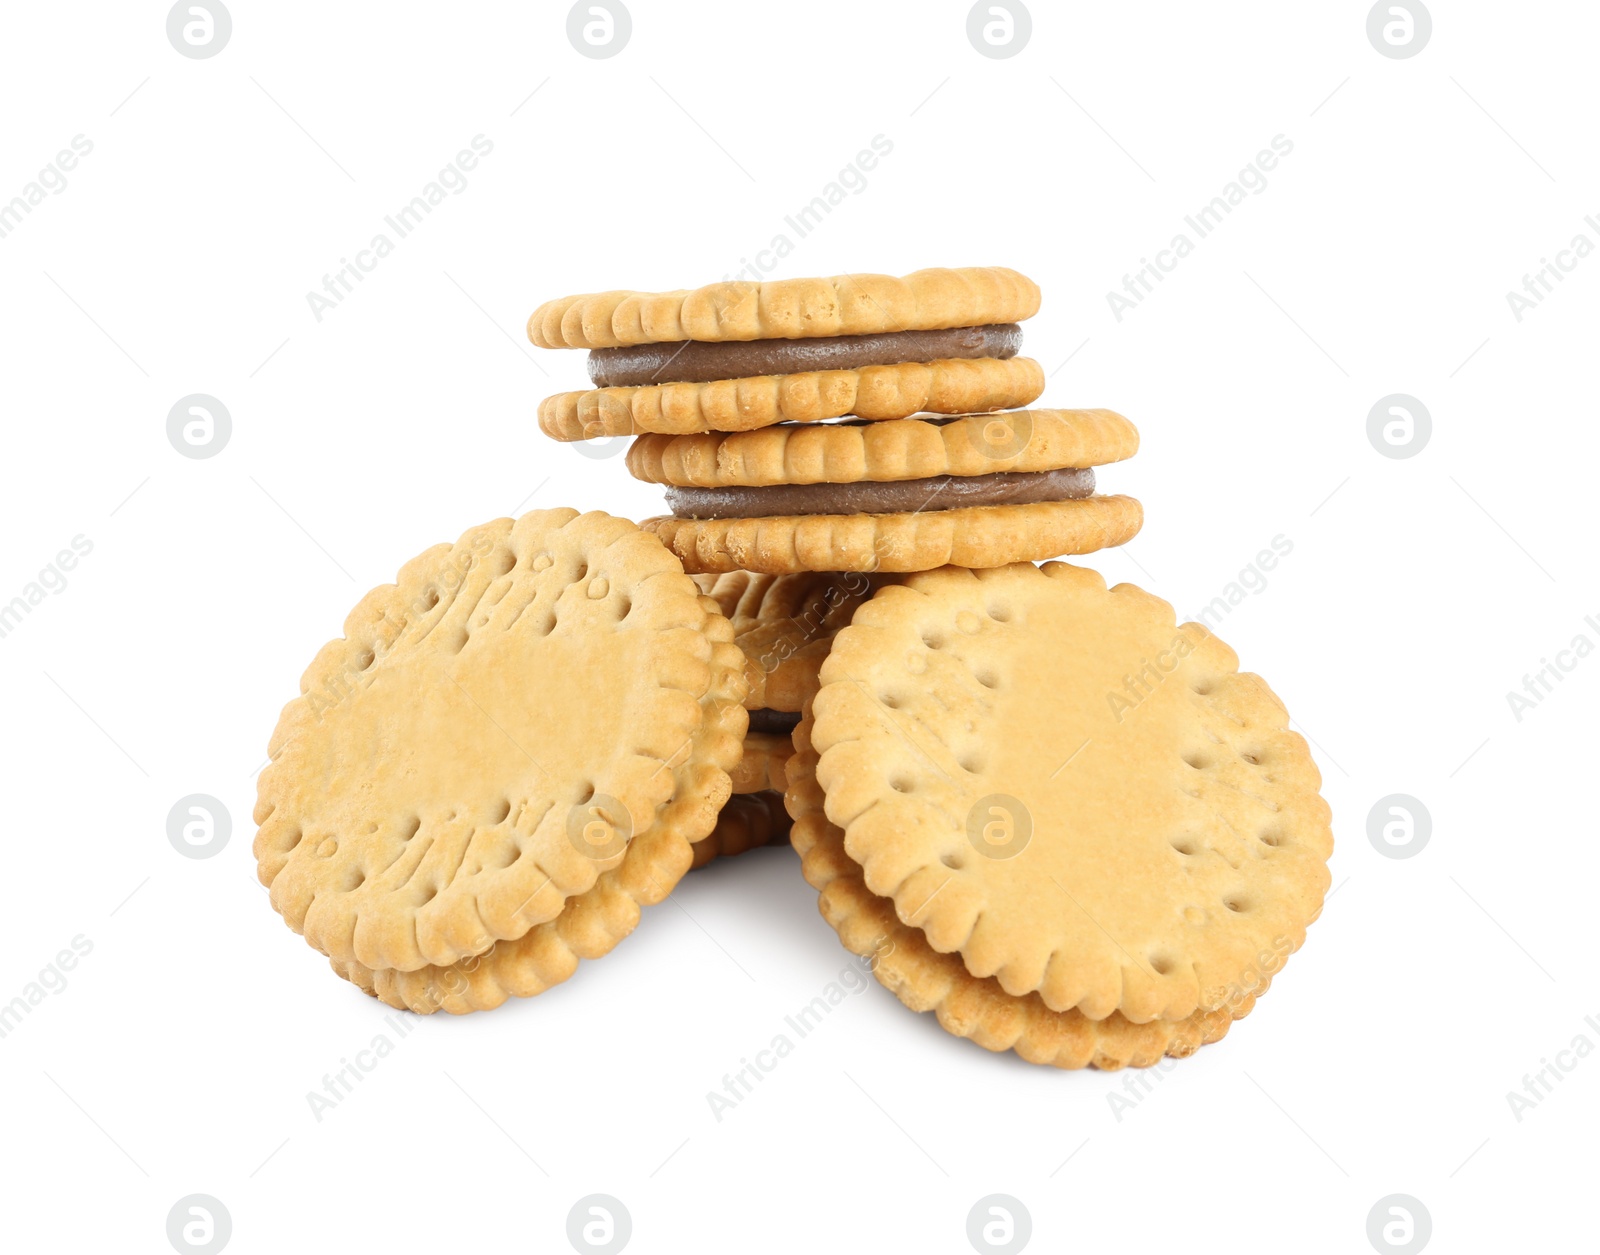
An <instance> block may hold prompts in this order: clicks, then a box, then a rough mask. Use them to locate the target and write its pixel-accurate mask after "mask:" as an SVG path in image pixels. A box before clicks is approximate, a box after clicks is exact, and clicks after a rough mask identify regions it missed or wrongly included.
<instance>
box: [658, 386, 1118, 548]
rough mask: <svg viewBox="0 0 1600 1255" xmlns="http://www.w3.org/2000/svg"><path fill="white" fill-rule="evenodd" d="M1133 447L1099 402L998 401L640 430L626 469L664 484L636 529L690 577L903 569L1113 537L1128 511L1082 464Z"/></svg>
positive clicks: (1105, 543)
mask: <svg viewBox="0 0 1600 1255" xmlns="http://www.w3.org/2000/svg"><path fill="white" fill-rule="evenodd" d="M1138 447H1139V433H1138V431H1137V430H1136V429H1135V428H1134V426H1133V424H1132V423H1130V422H1129V421H1128V420H1127V419H1125V418H1123V417H1122V416H1121V415H1120V414H1115V413H1113V412H1112V411H1110V410H1044V409H1041V410H1011V411H1006V412H1003V413H996V414H968V415H959V416H950V417H933V416H929V417H925V418H914V419H899V420H894V421H887V422H881V423H861V422H847V423H826V424H816V425H811V426H806V425H797V424H792V423H785V424H782V425H779V426H776V427H768V428H764V429H762V430H760V431H751V432H735V433H724V434H701V435H686V436H664V435H659V434H655V435H645V436H641V437H640V438H639V439H638V440H636V441H634V443H633V444H632V445H631V446H630V447H629V450H628V468H629V470H630V471H631V472H632V473H633V474H634V476H635V477H636V478H639V479H643V480H646V481H649V482H653V483H660V484H663V485H665V486H666V499H667V505H668V508H669V509H670V510H671V511H672V513H671V514H670V515H664V516H661V517H657V518H653V519H648V520H646V521H645V523H644V524H643V526H644V527H645V528H646V530H648V531H652V532H654V533H655V534H656V535H658V536H660V537H661V539H662V540H663V541H664V542H665V543H666V545H667V547H668V548H669V549H671V550H672V551H673V552H674V553H675V554H677V556H678V557H679V558H680V559H681V560H682V561H683V564H684V569H685V570H688V571H690V572H692V573H704V572H725V571H735V570H745V571H756V572H764V573H784V572H796V571H851V572H869V571H881V572H909V571H927V570H932V569H934V568H935V567H939V566H943V565H946V564H954V565H957V566H964V567H996V566H1004V565H1006V564H1008V563H1011V562H1022V561H1028V562H1032V561H1037V560H1039V559H1041V558H1050V557H1056V556H1058V555H1061V554H1081V553H1090V552H1092V551H1094V550H1096V549H1103V548H1107V547H1109V546H1112V545H1120V544H1123V543H1125V542H1126V541H1128V540H1130V539H1132V537H1133V536H1134V535H1136V534H1137V532H1138V530H1139V527H1140V525H1141V523H1142V522H1143V517H1144V516H1143V511H1142V509H1141V508H1140V505H1139V503H1138V502H1137V501H1135V500H1134V499H1133V498H1131V497H1124V496H1106V495H1100V494H1097V493H1096V491H1095V488H1096V485H1095V471H1094V468H1095V467H1097V466H1103V465H1105V464H1107V463H1110V462H1118V461H1121V460H1123V459H1125V458H1128V457H1131V456H1133V454H1134V453H1135V452H1136V451H1137V449H1138Z"/></svg>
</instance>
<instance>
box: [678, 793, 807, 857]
mask: <svg viewBox="0 0 1600 1255" xmlns="http://www.w3.org/2000/svg"><path fill="white" fill-rule="evenodd" d="M788 840H789V812H788V811H787V810H786V809H785V808H784V801H783V786H781V785H780V786H779V787H778V788H777V789H768V790H762V791H761V792H759V793H736V794H734V795H733V796H732V797H730V798H729V799H728V804H727V805H726V806H724V807H723V808H722V814H720V815H718V816H717V826H716V827H715V828H713V829H712V830H711V835H710V836H709V837H706V838H705V839H704V840H701V841H696V842H695V843H694V867H695V868H696V869H699V868H701V867H704V866H705V865H706V864H707V863H709V862H711V861H712V860H714V859H719V858H732V857H733V856H734V855H737V854H744V853H745V852H747V851H749V850H755V849H759V848H760V847H761V846H764V845H783V844H786V843H787V842H788Z"/></svg>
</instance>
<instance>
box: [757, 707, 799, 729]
mask: <svg viewBox="0 0 1600 1255" xmlns="http://www.w3.org/2000/svg"><path fill="white" fill-rule="evenodd" d="M799 726H800V712H799V711H798V710H797V711H794V712H793V713H790V712H789V711H787V710H768V709H766V708H765V707H763V708H762V709H760V710H752V711H751V712H750V733H751V734H755V733H766V734H767V735H768V736H788V735H789V734H790V733H791V732H793V731H794V730H795V729H796V728H798V727H799Z"/></svg>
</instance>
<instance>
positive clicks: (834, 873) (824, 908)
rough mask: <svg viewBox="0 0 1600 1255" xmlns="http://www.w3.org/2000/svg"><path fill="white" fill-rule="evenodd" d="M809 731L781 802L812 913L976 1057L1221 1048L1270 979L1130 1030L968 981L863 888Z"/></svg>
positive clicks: (1099, 1057) (1143, 1054)
mask: <svg viewBox="0 0 1600 1255" xmlns="http://www.w3.org/2000/svg"><path fill="white" fill-rule="evenodd" d="M813 726H814V719H813V715H812V712H811V711H810V710H809V709H808V710H807V711H806V712H805V717H804V719H803V720H802V721H801V724H800V726H799V727H798V728H797V729H796V730H795V753H794V755H793V756H792V757H791V758H790V760H789V788H788V791H787V793H786V794H785V797H784V802H785V804H786V805H787V807H788V809H789V814H790V815H791V817H792V818H793V820H794V827H793V829H792V830H791V833H790V839H791V841H792V842H793V844H794V848H795V850H796V851H797V852H798V853H799V854H800V857H801V868H802V870H803V872H804V874H805V877H806V880H807V881H808V882H810V884H811V885H812V887H813V888H815V889H816V890H817V891H818V903H817V905H818V909H819V910H820V911H821V913H822V916H823V918H824V919H826V920H827V921H828V923H829V924H830V925H832V926H833V928H834V930H835V931H836V932H837V933H838V934H839V940H840V941H841V942H842V943H843V944H844V946H845V948H846V949H847V950H849V951H850V952H851V953H853V954H857V955H860V956H861V957H862V958H865V959H867V960H868V961H869V962H870V964H871V966H872V972H873V975H874V976H876V977H877V979H878V983H879V984H881V985H883V986H884V987H885V988H886V989H888V990H889V991H890V992H891V993H893V994H894V996H895V997H896V998H898V999H899V1000H900V1001H901V1002H902V1003H903V1004H904V1005H905V1006H907V1007H909V1008H911V1010H913V1011H917V1012H923V1011H932V1012H933V1013H934V1015H935V1017H936V1018H937V1019H938V1021H939V1024H940V1026H941V1027H942V1028H944V1030H945V1031H946V1032H948V1033H951V1034H953V1035H954V1036H956V1037H964V1038H967V1039H968V1040H970V1041H973V1042H975V1043H977V1044H978V1045H979V1046H982V1047H983V1048H984V1049H985V1050H992V1051H1005V1050H1013V1051H1015V1052H1016V1053H1017V1054H1018V1055H1019V1056H1021V1057H1022V1058H1023V1059H1026V1060H1027V1061H1028V1062H1029V1063H1037V1064H1045V1065H1048V1066H1051V1067H1057V1068H1083V1067H1095V1068H1100V1069H1104V1070H1108V1071H1110V1070H1115V1069H1118V1068H1122V1067H1139V1068H1144V1067H1150V1066H1152V1065H1154V1064H1156V1063H1158V1062H1160V1061H1161V1059H1162V1058H1163V1057H1165V1056H1170V1057H1173V1058H1183V1057H1185V1056H1188V1055H1191V1054H1193V1053H1194V1052H1195V1051H1196V1050H1198V1049H1199V1048H1200V1047H1201V1046H1202V1045H1207V1044H1209V1043H1211V1042H1215V1041H1220V1040H1221V1039H1222V1038H1223V1037H1224V1036H1226V1034H1227V1032H1228V1029H1229V1027H1230V1026H1231V1025H1232V1023H1233V1021H1234V1020H1236V1019H1242V1018H1243V1017H1244V1016H1246V1015H1248V1014H1249V1013H1250V1011H1251V1009H1252V1008H1253V1007H1254V1006H1255V1001H1256V999H1257V998H1258V997H1259V996H1260V995H1261V994H1263V993H1265V992H1266V989H1267V986H1268V984H1269V982H1270V975H1269V974H1265V973H1262V974H1260V975H1259V979H1257V980H1255V981H1253V982H1252V984H1251V985H1250V987H1249V988H1240V989H1239V990H1236V991H1235V994H1234V997H1233V998H1232V999H1231V1001H1230V1002H1229V1003H1228V1004H1227V1005H1226V1006H1223V1007H1221V1008H1219V1009H1217V1010H1215V1011H1211V1012H1203V1013H1197V1014H1195V1015H1192V1016H1189V1017H1187V1018H1186V1019H1183V1020H1155V1021H1151V1022H1149V1023H1146V1024H1135V1023H1133V1022H1131V1021H1130V1020H1128V1019H1126V1018H1125V1017H1123V1016H1122V1015H1120V1014H1117V1013H1113V1014H1111V1015H1110V1016H1107V1017H1106V1018H1105V1019H1103V1020H1091V1019H1089V1018H1088V1017H1087V1016H1085V1015H1083V1014H1082V1013H1081V1012H1078V1011H1075V1010H1073V1011H1052V1010H1051V1009H1050V1008H1049V1007H1047V1006H1046V1005H1045V1004H1044V1002H1043V1000H1042V999H1040V998H1039V996H1038V995H1037V994H1028V995H1026V996H1022V997H1018V996H1015V995H1013V994H1009V993H1007V992H1006V991H1005V990H1004V989H1002V988H1001V987H1000V984H999V982H998V981H996V980H995V979H994V978H993V977H978V976H973V975H972V974H971V973H970V972H968V971H967V969H966V968H965V967H964V966H963V965H962V962H961V959H960V956H959V955H954V954H941V953H940V952H939V951H937V950H935V949H933V947H932V946H930V945H929V944H928V941H927V938H926V937H924V936H923V934H922V933H921V931H920V930H919V929H917V928H916V927H914V926H911V925H908V924H905V923H903V922H902V921H901V920H900V918H899V916H898V915H897V914H896V912H895V908H894V904H893V903H892V902H890V901H889V900H887V899H885V898H880V897H878V896H876V895H875V894H873V893H872V892H871V891H870V890H869V889H868V888H867V886H866V883H865V881H864V880H863V878H862V871H861V867H860V866H859V865H858V864H857V863H855V862H854V861H853V860H852V859H851V858H850V855H849V854H848V852H847V851H846V849H845V844H844V833H843V831H842V830H840V829H839V828H837V827H835V826H834V825H833V824H831V823H829V822H828V817H827V815H826V814H825V813H824V810H823V801H824V797H823V791H822V788H821V786H820V785H819V784H818V783H817V778H816V767H817V759H818V755H817V753H816V751H815V750H814V749H813V748H812V745H811V741H810V733H811V729H812V727H813Z"/></svg>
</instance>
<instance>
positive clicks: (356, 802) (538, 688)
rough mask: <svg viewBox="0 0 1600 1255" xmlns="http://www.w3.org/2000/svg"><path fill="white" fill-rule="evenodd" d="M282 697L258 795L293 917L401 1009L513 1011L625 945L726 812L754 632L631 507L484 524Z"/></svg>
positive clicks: (436, 552)
mask: <svg viewBox="0 0 1600 1255" xmlns="http://www.w3.org/2000/svg"><path fill="white" fill-rule="evenodd" d="M300 688H301V692H300V696H299V697H297V698H295V700H294V701H292V702H290V703H289V704H288V705H287V706H286V707H285V708H284V710H283V714H282V716H281V717H280V719H279V721H278V727H277V730H276V731H275V732H274V733H273V736H272V741H271V744H270V747H269V753H270V755H271V762H270V764H269V765H268V767H267V768H266V769H265V770H264V771H263V772H262V774H261V778H260V782H259V789H258V797H257V802H256V809H255V819H256V822H257V823H258V824H259V825H260V828H259V830H258V831H257V833H256V838H255V844H254V852H255V855H256V859H257V863H258V874H259V876H260V879H261V882H262V883H263V884H265V885H267V886H268V888H269V890H270V897H271V902H272V905H273V907H274V908H275V909H276V910H277V911H278V912H279V913H280V914H281V915H282V916H283V917H284V921H285V922H286V923H287V924H288V925H289V926H290V927H291V928H292V929H294V930H295V931H296V932H298V933H301V934H302V935H303V936H304V937H305V938H306V940H307V941H308V942H309V943H310V944H311V945H312V946H313V947H315V948H316V949H318V950H320V951H321V952H322V953H323V954H325V955H327V956H328V957H329V959H330V960H331V961H332V962H333V964H334V967H335V970H337V971H339V972H340V973H341V974H342V975H345V976H347V977H349V978H350V979H352V980H354V981H356V983H358V984H360V985H362V986H363V987H364V988H368V989H371V990H373V991H374V992H376V993H378V995H379V996H380V997H383V998H384V999H385V1001H388V1002H391V1004H392V1005H396V1006H400V1005H405V1006H409V1007H411V1008H412V1009H413V1010H418V1011H430V1010H434V1009H436V1008H438V1007H440V1006H448V1008H449V1009H451V1010H469V1009H474V1008H482V1007H490V1006H495V1005H498V1004H499V1002H501V1001H503V1000H504V999H505V998H506V997H507V996H508V995H512V994H515V995H519V996H526V995H529V994H534V993H538V992H540V991H541V990H543V989H546V988H548V987H549V986H550V985H553V984H555V983H557V982H558V981H561V980H564V979H566V978H567V977H568V976H570V975H571V974H572V971H573V970H574V968H575V967H576V966H577V962H578V959H579V958H597V957H599V956H601V955H603V954H605V953H607V952H608V951H609V950H610V949H611V948H612V947H613V946H614V945H615V944H616V943H617V942H618V941H619V940H621V939H622V938H623V937H625V936H627V935H628V933H629V932H631V931H632V929H633V927H634V925H635V924H636V923H637V922H638V918H639V908H640V906H641V905H642V904H648V903H654V902H659V901H660V900H661V899H662V898H664V897H665V896H666V895H667V894H668V893H669V892H670V891H671V889H672V887H673V886H674V885H675V884H676V883H677V882H678V880H679V878H680V877H682V875H683V874H684V873H685V872H686V871H687V870H688V869H689V866H690V863H691V861H692V858H693V854H692V851H691V845H692V844H693V843H694V842H696V841H699V840H701V839H703V838H705V837H707V836H708V835H709V834H710V833H711V831H712V829H713V827H714V825H715V824H716V821H717V816H718V812H719V811H721V809H722V807H723V804H724V803H725V802H726V801H727V799H728V796H729V793H730V788H731V782H730V778H729V773H730V771H732V770H733V769H735V768H736V767H737V765H738V763H739V757H740V747H741V742H742V740H743V737H744V733H745V730H746V726H747V722H748V717H747V715H746V712H745V710H744V706H743V700H744V694H745V680H744V665H743V657H742V655H741V654H740V652H739V650H738V648H737V647H736V646H735V645H734V644H733V628H732V625H731V624H730V623H729V622H728V621H727V619H726V618H725V617H724V616H723V615H722V613H721V612H720V611H719V610H718V609H717V605H716V603H715V602H714V601H712V600H711V599H709V598H706V597H704V596H702V594H701V593H700V591H699V589H698V588H697V587H696V586H695V585H694V583H693V581H691V580H690V579H689V578H688V577H687V576H685V575H684V574H683V572H682V569H681V567H680V566H679V564H678V562H677V561H676V559H674V558H673V557H672V556H671V555H670V554H669V553H667V552H666V550H665V549H663V548H662V547H661V545H660V543H659V542H657V541H656V540H655V539H654V538H652V537H650V536H648V535H647V534H645V533H643V532H641V531H640V530H639V529H638V528H637V527H636V526H635V525H634V524H632V523H629V522H627V521H626V520H624V519H617V518H612V517H611V516H609V515H606V514H601V513H591V514H583V515H580V514H578V513H577V512H576V511H574V510H543V511H536V512H534V513H531V514H527V515H524V516H523V517H522V518H521V519H519V520H517V521H516V522H515V523H513V522H512V520H510V519H500V520H497V521H495V522H493V523H487V524H484V525H483V526H481V527H477V528H473V529H472V530H471V531H469V532H467V533H466V534H465V535H463V536H462V537H461V539H460V540H458V541H457V542H456V543H455V544H454V545H438V546H435V547H434V548H432V549H429V550H428V551H426V552H425V553H423V554H421V555H420V556H419V557H417V558H415V559H413V560H412V561H411V562H409V563H407V564H406V565H405V566H404V567H403V568H401V571H400V574H399V577H398V580H397V582H396V583H394V584H386V585H383V586H381V587H379V588H376V589H374V590H373V591H372V592H370V593H369V594H367V596H366V597H364V598H363V599H362V600H361V602H360V603H359V604H358V605H357V606H356V608H355V609H354V610H353V611H352V612H351V614H350V616H349V617H348V618H347V619H346V620H345V629H344V636H343V637H342V638H340V639H338V640H335V641H332V642H330V643H329V644H328V645H326V646H324V647H323V648H322V650H321V651H320V652H319V653H318V654H317V656H316V659H315V660H314V661H313V662H312V664H311V667H310V668H309V669H308V670H307V671H306V673H305V675H304V676H303V677H302V679H301V685H300Z"/></svg>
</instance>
